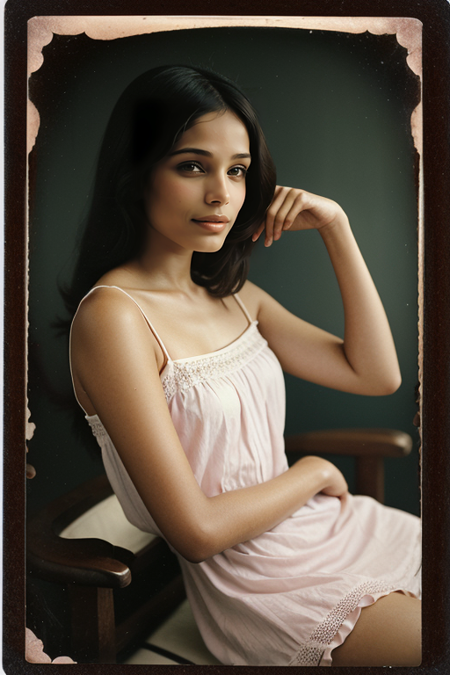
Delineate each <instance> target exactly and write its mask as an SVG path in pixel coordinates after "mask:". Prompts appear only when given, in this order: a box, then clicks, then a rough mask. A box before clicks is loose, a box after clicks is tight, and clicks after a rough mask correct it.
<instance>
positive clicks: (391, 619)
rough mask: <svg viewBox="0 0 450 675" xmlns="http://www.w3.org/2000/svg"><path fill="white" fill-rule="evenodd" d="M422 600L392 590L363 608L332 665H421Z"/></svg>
mask: <svg viewBox="0 0 450 675" xmlns="http://www.w3.org/2000/svg"><path fill="white" fill-rule="evenodd" d="M421 643H422V639H421V603H420V600H417V599H416V598H411V597H409V596H407V595H404V594H403V593H390V594H389V595H386V596H384V597H383V598H380V600H378V601H377V602H375V603H374V604H373V605H370V606H369V607H365V608H364V609H362V610H361V616H360V617H359V619H358V621H357V623H356V625H355V627H354V629H353V631H352V632H351V633H350V635H349V636H348V637H347V639H346V640H345V642H344V643H343V644H342V645H341V646H340V647H337V648H336V649H335V650H334V651H333V654H332V658H333V666H418V665H420V663H421V659H422V648H421V647H422V645H421Z"/></svg>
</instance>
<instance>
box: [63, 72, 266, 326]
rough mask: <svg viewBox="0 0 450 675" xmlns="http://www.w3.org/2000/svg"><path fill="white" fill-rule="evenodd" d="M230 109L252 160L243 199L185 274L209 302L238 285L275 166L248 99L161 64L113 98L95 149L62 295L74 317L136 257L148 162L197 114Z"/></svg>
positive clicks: (224, 83) (223, 82)
mask: <svg viewBox="0 0 450 675" xmlns="http://www.w3.org/2000/svg"><path fill="white" fill-rule="evenodd" d="M226 110H230V111H232V112H234V113H235V114H236V115H237V116H238V117H239V118H240V120H241V121H242V122H243V123H244V125H245V127H246V129H247V132H248V135H249V139H250V153H251V157H252V164H251V168H250V170H249V172H248V174H247V178H246V197H245V201H244V204H243V206H242V208H241V211H240V212H239V215H238V217H237V219H236V222H235V223H234V225H233V227H232V229H231V231H230V232H229V234H228V236H227V238H226V240H225V242H224V244H223V246H222V248H221V249H220V250H219V251H216V252H214V253H199V252H194V254H193V258H192V265H191V276H192V279H193V281H194V282H195V283H197V284H198V285H200V286H204V287H206V288H207V289H208V291H209V293H211V294H212V295H214V296H216V297H226V296H227V295H230V294H231V293H235V292H237V291H238V290H239V289H240V288H241V287H242V285H243V283H244V282H245V280H246V278H247V274H248V268H249V256H250V253H251V250H252V248H253V242H252V239H251V237H252V234H253V233H254V232H255V231H256V229H257V228H258V226H259V225H260V224H261V222H262V220H263V218H264V216H265V212H266V210H267V207H268V206H269V204H270V201H271V199H272V196H273V193H274V189H275V183H276V174H275V167H274V164H273V161H272V158H271V156H270V153H269V150H268V148H267V145H266V141H265V139H264V135H263V132H262V130H261V127H260V125H259V122H258V118H257V115H256V112H255V110H254V109H253V107H252V105H251V104H250V102H249V100H248V98H247V97H246V96H245V94H243V93H242V92H241V91H240V89H238V87H237V86H236V85H235V84H234V83H233V82H231V81H230V80H228V79H227V78H225V77H223V76H221V75H217V74H216V73H213V72H210V71H207V70H204V69H201V68H192V67H186V66H161V67H159V68H153V69H152V70H149V71H147V72H145V73H143V74H142V75H140V76H139V77H137V78H136V79H135V80H134V81H133V82H132V83H131V84H130V85H129V86H128V87H127V88H126V89H125V91H124V92H123V94H122V95H121V96H120V98H119V100H118V102H117V104H116V106H115V107H114V110H113V112H112V114H111V118H110V120H109V123H108V126H107V128H106V132H105V135H104V139H103V143H102V145H101V149H100V154H99V159H98V165H97V172H96V176H95V181H94V187H93V193H92V202H91V206H90V209H89V213H88V215H87V217H86V220H85V224H84V234H83V237H82V239H81V242H80V246H79V252H78V259H77V263H76V266H75V270H74V275H73V279H72V282H71V284H70V286H69V287H68V288H66V289H65V290H63V291H62V294H63V297H64V300H65V304H66V307H67V309H68V311H69V313H70V315H71V316H73V314H74V312H75V311H76V308H77V306H78V304H79V302H80V301H81V299H82V297H83V296H84V295H85V294H86V293H87V292H88V291H89V289H90V288H91V287H92V286H93V285H94V284H95V283H96V282H97V281H98V279H99V278H100V277H101V276H102V275H103V274H105V273H106V272H108V271H109V270H111V269H113V268H115V267H117V266H119V265H121V264H123V263H125V262H126V261H128V260H131V259H133V258H135V257H137V256H138V255H139V253H140V251H142V250H143V244H144V237H145V230H146V227H147V226H148V224H147V222H146V217H145V212H144V201H143V196H144V189H145V186H146V183H147V180H148V177H149V175H150V172H151V170H152V168H153V167H154V166H155V164H156V163H157V162H158V161H160V160H161V159H162V158H163V157H165V156H166V155H167V153H168V152H169V151H170V149H171V147H172V146H173V145H174V144H175V143H176V142H177V140H178V139H179V138H180V136H181V134H182V133H183V132H184V131H185V130H186V129H188V128H189V127H191V126H192V125H193V124H194V123H195V121H196V120H198V118H199V117H201V116H203V115H205V114H207V113H210V112H216V111H217V112H219V111H226Z"/></svg>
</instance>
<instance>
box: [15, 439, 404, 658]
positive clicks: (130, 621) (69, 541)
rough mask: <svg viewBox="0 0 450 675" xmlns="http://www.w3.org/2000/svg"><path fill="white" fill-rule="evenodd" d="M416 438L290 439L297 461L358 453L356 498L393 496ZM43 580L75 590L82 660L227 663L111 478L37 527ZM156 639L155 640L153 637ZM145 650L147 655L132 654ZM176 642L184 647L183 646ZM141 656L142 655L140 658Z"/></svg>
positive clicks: (66, 501)
mask: <svg viewBox="0 0 450 675" xmlns="http://www.w3.org/2000/svg"><path fill="white" fill-rule="evenodd" d="M411 447H412V440H411V437H410V436H408V434H405V433H403V432H400V431H394V430H390V429H354V430H346V429H340V430H334V431H321V432H311V433H304V434H297V435H295V436H291V437H287V438H286V451H287V453H288V456H293V455H294V453H297V454H302V455H305V454H314V455H323V454H326V455H330V454H333V455H334V454H339V455H352V456H353V457H355V461H356V490H355V493H356V494H366V495H369V496H371V497H374V498H375V499H378V500H379V501H381V502H382V501H383V498H384V467H383V461H384V458H385V457H404V456H406V455H408V454H409V452H410V451H411ZM27 551H28V552H27V560H28V570H29V574H30V575H31V576H32V577H33V576H34V577H38V578H39V579H42V580H45V581H49V582H52V583H53V584H60V585H63V587H64V588H65V589H66V591H67V595H68V605H69V613H70V628H69V629H68V632H69V633H70V644H68V645H67V653H68V654H69V655H70V656H71V657H72V658H73V659H75V660H76V661H78V662H88V663H89V662H91V663H96V662H97V663H115V662H116V659H117V656H118V655H119V657H120V658H121V660H122V661H124V658H125V657H124V655H126V654H127V653H128V661H126V662H128V663H136V662H142V660H141V661H140V660H139V659H141V658H143V659H144V662H146V663H160V664H161V663H199V664H203V663H206V664H214V663H216V664H217V663H218V662H217V660H216V659H215V658H214V657H213V656H212V655H211V654H210V653H209V652H208V650H207V649H206V647H205V646H204V644H203V642H202V640H201V637H200V635H199V633H198V630H197V628H196V626H195V622H194V620H193V618H192V615H191V613H190V608H189V605H188V603H187V600H185V593H184V588H183V583H182V579H181V574H180V569H179V566H178V562H177V560H176V557H175V556H174V555H173V554H172V553H171V552H170V550H169V548H168V546H167V545H166V544H165V542H164V541H162V540H161V539H160V538H158V537H154V536H152V535H149V534H146V533H142V532H140V531H139V530H137V529H136V528H135V527H133V526H132V525H131V524H130V523H128V521H127V520H126V519H125V516H124V515H123V512H122V509H121V507H120V505H119V504H118V501H117V499H116V497H115V496H114V495H112V491H111V488H110V486H109V483H108V481H107V479H106V476H99V477H98V478H95V479H94V480H91V481H89V482H87V483H84V484H83V485H81V486H79V487H78V488H76V489H75V490H73V491H72V492H70V493H69V494H67V495H64V496H63V497H60V498H59V499H57V500H55V501H54V502H52V503H51V504H49V505H48V506H46V507H45V508H44V509H43V510H42V511H40V512H39V513H38V514H37V515H36V516H34V517H33V518H32V519H31V520H30V522H29V523H28V527H27ZM149 635H150V636H151V637H150V641H151V644H149V642H148V641H147V643H144V642H143V640H144V639H145V638H148V636H149ZM139 644H141V646H142V648H143V649H144V650H145V654H144V655H143V656H142V654H143V652H142V653H141V652H139V653H138V654H137V655H136V654H134V656H131V657H130V656H129V653H130V649H131V648H134V649H135V648H136V647H137V646H138V645H139ZM173 645H175V646H173ZM139 654H141V656H139Z"/></svg>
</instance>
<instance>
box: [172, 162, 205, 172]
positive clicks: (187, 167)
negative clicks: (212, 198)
mask: <svg viewBox="0 0 450 675" xmlns="http://www.w3.org/2000/svg"><path fill="white" fill-rule="evenodd" d="M178 168H179V169H180V170H181V171H185V172H186V173H201V172H202V171H203V169H202V167H201V166H200V164H197V163H196V162H186V163H185V164H181V165H180V166H179V167H178Z"/></svg>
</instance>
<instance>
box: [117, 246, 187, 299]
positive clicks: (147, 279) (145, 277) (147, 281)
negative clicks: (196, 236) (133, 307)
mask: <svg viewBox="0 0 450 675" xmlns="http://www.w3.org/2000/svg"><path fill="white" fill-rule="evenodd" d="M192 255H193V251H188V250H186V249H184V248H182V247H180V246H177V245H176V244H175V243H174V242H172V241H170V240H168V239H166V238H165V237H163V236H158V233H152V237H151V242H148V244H147V246H146V248H145V251H144V252H143V253H142V255H141V256H139V257H138V258H136V259H135V260H134V261H131V262H130V263H128V264H127V265H126V266H125V267H126V269H128V270H129V271H130V272H131V273H132V274H133V275H134V276H136V277H137V278H138V279H139V282H140V284H142V285H143V286H144V287H146V288H152V289H153V290H165V291H182V292H186V293H189V292H192V291H193V290H194V289H198V287H197V286H196V284H195V283H194V282H193V281H192V279H191V261H192Z"/></svg>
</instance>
